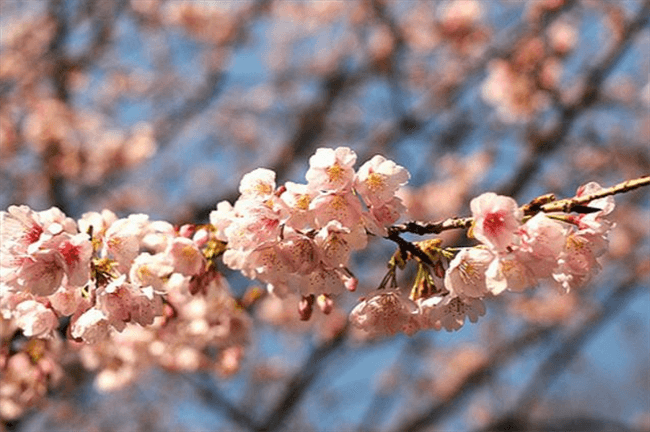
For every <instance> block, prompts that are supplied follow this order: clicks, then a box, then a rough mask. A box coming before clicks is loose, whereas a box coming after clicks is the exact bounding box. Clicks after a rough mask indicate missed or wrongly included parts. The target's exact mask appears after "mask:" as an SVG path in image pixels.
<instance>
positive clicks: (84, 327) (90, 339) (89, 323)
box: [70, 308, 109, 344]
mask: <svg viewBox="0 0 650 432" xmlns="http://www.w3.org/2000/svg"><path fill="white" fill-rule="evenodd" d="M108 331H109V327H108V318H107V317H106V315H105V314H104V312H102V311H101V310H99V309H96V308H90V309H88V310H87V311H85V312H84V313H82V314H81V315H79V317H76V318H75V317H73V320H72V321H71V323H70V334H71V335H72V337H73V338H75V339H82V340H83V341H84V342H86V343H88V344H94V343H97V342H100V341H102V340H104V339H106V337H107V336H108Z"/></svg>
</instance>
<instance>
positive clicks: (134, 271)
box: [129, 252, 174, 292]
mask: <svg viewBox="0 0 650 432" xmlns="http://www.w3.org/2000/svg"><path fill="white" fill-rule="evenodd" d="M173 271H174V266H173V265H172V264H171V262H170V261H169V258H168V257H167V255H165V254H162V253H160V254H155V255H151V254H149V253H148V252H143V253H141V254H140V255H138V256H137V257H136V258H135V260H133V265H132V266H131V270H130V271H129V278H130V280H131V282H132V283H134V284H136V285H138V286H141V287H147V286H151V287H153V289H154V290H155V291H158V292H163V291H165V282H166V279H167V278H168V277H169V276H170V275H171V274H172V272H173Z"/></svg>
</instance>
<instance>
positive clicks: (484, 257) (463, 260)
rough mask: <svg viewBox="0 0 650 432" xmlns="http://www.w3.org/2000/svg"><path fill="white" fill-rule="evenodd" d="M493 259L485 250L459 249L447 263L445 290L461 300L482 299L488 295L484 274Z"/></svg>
mask: <svg viewBox="0 0 650 432" xmlns="http://www.w3.org/2000/svg"><path fill="white" fill-rule="evenodd" d="M493 259H494V255H493V254H492V253H491V252H490V251H488V250H486V249H479V248H475V247H474V248H463V249H461V251H460V252H458V254H457V255H456V256H455V257H454V259H453V260H451V262H450V263H449V269H448V270H447V272H446V274H445V288H446V289H447V290H448V291H449V292H450V293H452V295H453V296H457V297H462V298H463V299H465V298H468V297H471V298H481V297H484V296H485V295H486V294H487V293H488V289H487V285H486V280H485V272H486V270H487V269H488V267H489V265H490V263H491V262H492V260H493Z"/></svg>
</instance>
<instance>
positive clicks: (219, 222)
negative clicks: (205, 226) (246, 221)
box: [210, 201, 237, 241]
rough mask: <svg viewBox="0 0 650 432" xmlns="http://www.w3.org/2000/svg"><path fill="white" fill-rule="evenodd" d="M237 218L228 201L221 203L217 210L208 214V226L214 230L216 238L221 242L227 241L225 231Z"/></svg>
mask: <svg viewBox="0 0 650 432" xmlns="http://www.w3.org/2000/svg"><path fill="white" fill-rule="evenodd" d="M236 217H237V215H236V213H235V209H234V207H233V206H232V204H230V203H229V202H228V201H221V202H219V203H218V204H217V209H216V210H213V211H211V212H210V224H211V225H212V226H213V227H215V228H216V233H215V235H216V237H217V239H218V240H221V241H228V236H226V234H225V229H226V228H227V227H228V225H230V223H231V222H232V221H233V220H234V219H235V218H236Z"/></svg>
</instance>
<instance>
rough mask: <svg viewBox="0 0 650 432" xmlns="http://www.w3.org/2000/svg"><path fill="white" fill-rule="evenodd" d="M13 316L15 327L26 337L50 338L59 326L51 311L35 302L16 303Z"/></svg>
mask: <svg viewBox="0 0 650 432" xmlns="http://www.w3.org/2000/svg"><path fill="white" fill-rule="evenodd" d="M13 315H14V320H15V323H16V325H17V326H18V327H20V328H21V329H22V330H23V334H24V335H25V336H27V337H36V338H50V337H52V334H53V332H54V330H55V329H56V328H57V327H58V326H59V321H58V319H57V318H56V315H55V314H54V312H53V311H52V309H50V308H48V307H47V306H45V305H44V304H43V303H41V302H38V301H35V300H26V301H23V302H21V303H18V305H17V306H16V308H15V309H14V313H13Z"/></svg>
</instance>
